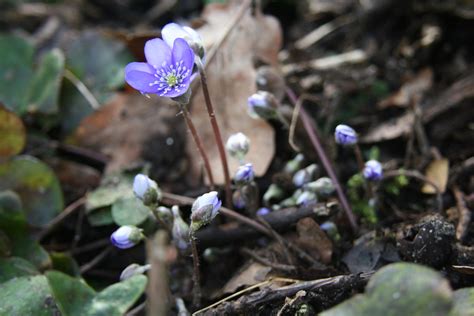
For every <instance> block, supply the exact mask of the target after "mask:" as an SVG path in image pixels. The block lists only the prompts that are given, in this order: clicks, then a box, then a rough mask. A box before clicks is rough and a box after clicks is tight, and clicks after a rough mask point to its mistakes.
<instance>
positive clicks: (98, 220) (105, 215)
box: [87, 206, 114, 227]
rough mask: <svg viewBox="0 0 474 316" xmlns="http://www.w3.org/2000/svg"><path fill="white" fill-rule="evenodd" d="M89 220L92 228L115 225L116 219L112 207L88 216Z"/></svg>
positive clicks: (95, 211) (97, 210)
mask: <svg viewBox="0 0 474 316" xmlns="http://www.w3.org/2000/svg"><path fill="white" fill-rule="evenodd" d="M87 220H88V221H89V223H90V224H91V225H92V226H95V227H96V226H105V225H111V224H113V223H114V218H113V217H112V211H111V207H110V206H107V207H103V208H99V209H96V210H93V211H92V212H90V213H88V214H87Z"/></svg>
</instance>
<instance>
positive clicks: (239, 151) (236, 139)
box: [226, 133, 250, 159]
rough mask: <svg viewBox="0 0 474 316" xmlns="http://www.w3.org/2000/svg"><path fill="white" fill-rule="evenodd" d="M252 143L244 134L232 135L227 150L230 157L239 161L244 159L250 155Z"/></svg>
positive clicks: (228, 140)
mask: <svg viewBox="0 0 474 316" xmlns="http://www.w3.org/2000/svg"><path fill="white" fill-rule="evenodd" d="M249 147H250V141H249V139H248V137H247V136H245V134H243V133H236V134H232V135H230V137H229V138H228V139H227V143H226V149H227V152H228V153H229V155H231V156H232V157H234V158H237V159H243V158H244V157H245V155H246V154H247V153H248V151H249Z"/></svg>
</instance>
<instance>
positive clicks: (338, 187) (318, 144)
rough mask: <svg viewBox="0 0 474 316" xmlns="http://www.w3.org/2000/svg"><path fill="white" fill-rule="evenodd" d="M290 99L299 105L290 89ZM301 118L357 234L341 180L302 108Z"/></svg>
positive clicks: (288, 92) (288, 89) (356, 227)
mask: <svg viewBox="0 0 474 316" xmlns="http://www.w3.org/2000/svg"><path fill="white" fill-rule="evenodd" d="M286 93H287V95H288V98H289V99H290V100H291V102H292V103H293V104H294V106H296V104H297V103H298V98H297V97H296V95H295V93H294V92H293V91H292V90H291V89H290V88H289V87H288V88H287V91H286ZM300 118H301V120H302V121H303V125H304V128H305V130H306V133H307V134H308V137H309V139H310V141H311V144H312V145H313V147H314V149H315V150H316V153H317V154H318V156H319V159H320V160H321V162H322V163H323V166H324V169H325V170H326V172H327V174H328V175H329V177H330V178H331V180H332V181H333V183H334V186H335V188H336V192H337V195H338V197H339V201H340V202H341V205H342V208H343V209H344V211H345V212H346V216H347V218H348V220H349V223H350V225H351V227H352V230H353V231H354V233H355V232H357V230H358V225H357V221H356V218H355V216H354V213H353V212H352V209H351V207H350V205H349V202H348V201H347V198H346V196H345V194H344V192H343V191H342V187H341V184H340V183H339V180H338V179H337V177H336V173H335V172H334V168H333V166H332V165H331V163H330V162H329V159H328V157H327V155H326V152H325V151H324V149H323V146H322V145H321V142H320V141H319V138H318V136H317V135H316V131H315V130H314V128H313V126H312V125H311V120H310V118H309V115H308V113H306V111H305V109H304V107H301V110H300Z"/></svg>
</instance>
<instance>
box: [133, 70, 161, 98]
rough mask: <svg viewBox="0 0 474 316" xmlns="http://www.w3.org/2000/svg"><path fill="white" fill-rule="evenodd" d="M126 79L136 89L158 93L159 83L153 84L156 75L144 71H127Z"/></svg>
mask: <svg viewBox="0 0 474 316" xmlns="http://www.w3.org/2000/svg"><path fill="white" fill-rule="evenodd" d="M125 81H127V83H128V84H129V85H131V86H132V87H133V88H134V89H137V90H138V91H140V92H142V93H156V92H157V90H158V85H151V86H150V84H152V83H154V82H155V81H156V77H155V76H153V75H151V74H149V73H148V72H143V71H136V70H132V71H125Z"/></svg>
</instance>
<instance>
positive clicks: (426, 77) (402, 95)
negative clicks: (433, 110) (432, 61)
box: [377, 68, 433, 109]
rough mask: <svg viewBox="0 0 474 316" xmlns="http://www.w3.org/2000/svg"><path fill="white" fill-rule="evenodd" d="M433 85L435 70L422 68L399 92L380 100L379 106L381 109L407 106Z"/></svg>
mask: <svg viewBox="0 0 474 316" xmlns="http://www.w3.org/2000/svg"><path fill="white" fill-rule="evenodd" d="M432 85H433V70H431V69H430V68H425V69H422V70H420V72H418V73H417V74H416V76H414V77H413V78H411V79H410V80H408V81H407V82H405V83H404V84H403V85H402V86H401V87H400V89H399V90H398V91H397V92H395V93H394V94H392V95H390V96H389V97H388V98H386V99H384V100H382V101H381V102H379V104H377V106H378V107H379V108H380V109H385V108H388V107H392V106H396V107H407V106H409V105H410V103H411V102H412V100H413V98H415V97H417V96H421V95H423V94H424V93H425V92H426V91H428V90H429V89H431V86H432Z"/></svg>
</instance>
